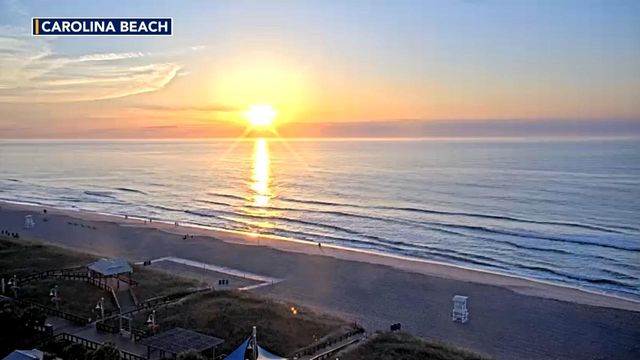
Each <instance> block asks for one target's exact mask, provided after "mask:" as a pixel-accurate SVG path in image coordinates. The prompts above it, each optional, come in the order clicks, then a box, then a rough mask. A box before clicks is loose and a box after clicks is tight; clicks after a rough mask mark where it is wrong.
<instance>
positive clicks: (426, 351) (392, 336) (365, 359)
mask: <svg viewBox="0 0 640 360" xmlns="http://www.w3.org/2000/svg"><path fill="white" fill-rule="evenodd" d="M397 359H403V360H488V359H489V358H488V357H484V356H481V355H478V354H475V353H472V352H469V351H465V350H462V349H458V348H455V347H452V346H449V345H446V344H442V343H439V342H432V341H427V340H424V339H422V338H419V337H416V336H413V335H411V334H408V333H405V332H386V333H380V334H375V335H373V336H372V337H371V338H370V339H369V340H367V341H366V342H365V343H363V344H360V345H359V346H357V347H356V348H354V349H353V350H351V351H349V352H347V353H345V354H342V355H341V356H340V360H397Z"/></svg>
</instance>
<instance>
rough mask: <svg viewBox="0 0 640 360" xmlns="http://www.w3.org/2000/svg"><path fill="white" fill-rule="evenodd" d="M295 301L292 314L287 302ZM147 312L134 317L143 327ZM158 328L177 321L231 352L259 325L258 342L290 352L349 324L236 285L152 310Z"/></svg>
mask: <svg viewBox="0 0 640 360" xmlns="http://www.w3.org/2000/svg"><path fill="white" fill-rule="evenodd" d="M292 306H293V307H295V309H296V314H294V313H293V311H292V309H291V307H292ZM147 316H148V312H145V313H140V314H138V315H137V316H136V317H135V318H134V324H135V326H136V327H138V328H144V326H145V324H144V322H145V320H146V319H147ZM156 319H157V322H158V324H159V325H160V330H161V331H162V330H163V329H170V328H172V327H175V326H179V327H184V328H188V329H193V330H196V331H200V332H202V333H205V334H209V335H212V336H216V337H219V338H222V339H224V340H225V343H224V344H223V345H222V347H221V348H220V351H221V352H222V353H229V352H230V351H232V350H233V349H235V347H236V346H238V344H240V343H241V342H242V341H243V340H244V339H245V338H247V337H248V336H249V335H250V334H251V330H252V326H256V327H257V329H258V339H259V342H260V345H261V346H263V347H265V348H266V349H268V350H269V351H272V352H274V353H276V354H280V355H288V354H291V353H292V352H294V351H295V350H298V349H300V348H302V347H304V346H307V345H310V344H312V343H313V342H314V341H317V340H319V339H321V338H323V337H325V336H327V335H330V334H332V333H336V332H338V331H340V330H342V329H346V328H348V327H349V326H350V324H348V323H346V322H345V321H343V320H341V319H338V318H335V317H331V316H328V315H323V314H318V313H316V312H313V311H310V310H307V309H304V308H300V307H298V306H297V305H292V304H288V303H284V302H278V301H275V300H270V299H265V298H261V297H257V296H255V295H252V294H249V293H246V292H239V291H214V292H209V293H202V294H198V295H194V296H191V297H189V298H187V299H186V300H185V301H183V302H180V303H176V304H174V305H171V306H168V307H164V308H160V309H158V310H156Z"/></svg>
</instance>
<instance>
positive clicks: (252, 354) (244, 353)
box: [224, 326, 286, 360]
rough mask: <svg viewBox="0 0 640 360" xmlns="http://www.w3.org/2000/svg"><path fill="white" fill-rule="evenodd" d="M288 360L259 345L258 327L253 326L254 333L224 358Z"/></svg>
mask: <svg viewBox="0 0 640 360" xmlns="http://www.w3.org/2000/svg"><path fill="white" fill-rule="evenodd" d="M247 359H249V360H286V358H283V357H282V356H278V355H275V354H272V353H270V352H268V351H267V350H265V349H264V348H263V347H261V346H260V345H258V340H257V339H256V327H255V326H254V327H253V333H252V334H251V337H248V338H247V339H246V340H245V341H243V342H242V344H240V346H238V348H237V349H235V350H233V352H232V353H231V354H229V355H228V356H227V357H226V358H224V360H247Z"/></svg>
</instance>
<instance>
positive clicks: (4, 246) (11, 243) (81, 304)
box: [0, 237, 199, 318]
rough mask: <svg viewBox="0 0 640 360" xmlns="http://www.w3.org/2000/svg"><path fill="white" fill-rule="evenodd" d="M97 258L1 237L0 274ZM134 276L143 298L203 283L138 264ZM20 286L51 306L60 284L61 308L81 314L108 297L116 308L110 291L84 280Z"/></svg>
mask: <svg viewBox="0 0 640 360" xmlns="http://www.w3.org/2000/svg"><path fill="white" fill-rule="evenodd" d="M97 259H98V257H96V256H93V255H90V254H86V253H81V252H76V251H72V250H68V249H65V248H62V247H58V246H53V245H45V244H41V243H37V242H30V241H26V240H14V239H8V238H6V237H5V238H0V277H4V278H5V281H7V280H9V279H10V278H11V277H12V276H13V275H16V276H18V277H19V278H20V277H22V276H25V275H29V274H32V273H37V272H41V271H45V270H54V269H62V268H69V267H75V266H84V265H87V264H89V263H91V262H93V261H95V260H97ZM133 278H134V280H136V281H138V282H139V284H140V285H139V286H138V287H137V288H136V289H135V293H136V296H137V297H138V300H140V301H144V300H146V299H149V298H152V297H157V296H162V295H167V294H170V293H173V292H178V291H183V290H185V289H189V288H194V287H197V286H198V285H199V284H198V283H197V282H195V281H191V280H188V279H184V278H180V277H175V276H171V275H169V274H166V273H162V272H159V271H156V270H151V269H147V268H143V267H138V266H134V274H133ZM19 285H20V290H19V297H20V298H21V299H24V300H29V301H34V302H37V303H39V304H42V305H45V306H50V307H54V303H52V302H51V298H50V297H49V291H50V290H51V289H52V288H53V287H54V286H55V285H58V290H59V292H60V299H61V301H60V302H59V308H60V310H63V311H65V312H69V313H72V314H75V315H78V316H82V317H86V318H89V317H95V315H96V314H95V313H94V310H93V308H94V307H95V305H96V304H97V302H98V300H99V299H100V298H101V297H104V298H105V311H106V312H109V311H111V310H115V303H113V299H112V296H111V294H110V293H108V292H107V291H104V290H102V289H99V288H97V287H95V286H92V285H90V284H88V283H85V282H82V281H74V280H60V279H43V280H38V281H32V282H30V283H27V284H19ZM9 294H11V292H9Z"/></svg>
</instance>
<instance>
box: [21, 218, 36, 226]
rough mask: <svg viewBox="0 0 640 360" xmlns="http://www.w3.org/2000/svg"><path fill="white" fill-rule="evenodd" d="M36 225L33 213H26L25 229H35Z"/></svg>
mask: <svg viewBox="0 0 640 360" xmlns="http://www.w3.org/2000/svg"><path fill="white" fill-rule="evenodd" d="M34 227H36V222H35V221H33V215H25V216H24V228H25V229H33V228H34Z"/></svg>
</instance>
